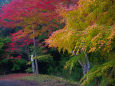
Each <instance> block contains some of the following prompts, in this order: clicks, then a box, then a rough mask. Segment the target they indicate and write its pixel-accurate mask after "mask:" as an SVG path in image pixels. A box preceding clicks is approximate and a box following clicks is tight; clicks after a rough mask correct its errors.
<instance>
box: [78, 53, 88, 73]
mask: <svg viewBox="0 0 115 86" xmlns="http://www.w3.org/2000/svg"><path fill="white" fill-rule="evenodd" d="M84 60H85V61H84V62H83V63H82V62H81V61H80V60H78V62H79V64H80V65H81V67H82V70H83V75H85V74H86V73H87V72H88V71H89V70H90V63H89V59H88V56H87V54H86V53H85V57H84Z"/></svg>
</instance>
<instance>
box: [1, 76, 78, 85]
mask: <svg viewBox="0 0 115 86" xmlns="http://www.w3.org/2000/svg"><path fill="white" fill-rule="evenodd" d="M25 76H29V77H30V78H29V79H32V77H33V78H35V79H33V80H28V79H20V78H21V77H25ZM40 76H41V77H40ZM37 79H38V80H37ZM0 86H78V85H76V84H71V83H69V82H63V81H61V80H58V79H57V78H52V77H51V76H50V77H49V78H48V77H47V76H43V75H39V78H38V77H37V78H36V77H34V76H32V74H10V75H4V76H0Z"/></svg>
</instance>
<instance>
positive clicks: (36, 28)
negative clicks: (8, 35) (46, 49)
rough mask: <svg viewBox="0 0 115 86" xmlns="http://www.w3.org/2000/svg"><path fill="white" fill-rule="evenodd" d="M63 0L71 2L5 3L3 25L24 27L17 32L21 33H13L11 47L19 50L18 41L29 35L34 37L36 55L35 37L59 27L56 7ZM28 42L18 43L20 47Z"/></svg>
mask: <svg viewBox="0 0 115 86" xmlns="http://www.w3.org/2000/svg"><path fill="white" fill-rule="evenodd" d="M62 1H65V2H68V1H69V2H70V0H68V1H66V0H48V1H46V0H34V1H33V0H27V1H26V0H18V1H17V0H12V1H11V2H10V3H9V4H5V5H3V6H2V8H1V12H0V20H1V21H2V25H3V26H5V27H11V28H15V27H18V26H21V27H23V28H24V29H23V31H21V30H19V31H18V32H17V33H16V34H21V35H16V34H14V35H12V36H13V37H12V40H11V42H12V43H10V44H9V45H10V49H11V50H12V51H14V50H19V48H17V47H16V46H17V45H16V44H17V43H16V42H19V41H20V40H22V41H24V39H26V38H25V37H27V36H29V37H30V39H32V38H33V42H34V48H35V56H36V42H35V41H36V40H35V37H37V36H38V35H41V33H42V32H45V31H46V30H48V29H49V30H50V33H51V30H52V26H53V27H54V26H55V27H57V24H56V23H55V22H58V21H59V20H60V17H59V16H58V14H57V13H56V12H55V9H56V6H57V4H58V3H60V2H62ZM54 20H55V21H54ZM41 27H42V29H41ZM26 42H27V41H26ZM18 44H19V43H18ZM28 44H29V43H28ZM28 44H26V43H25V44H22V45H20V46H19V45H18V47H23V46H24V45H28ZM36 65H37V62H36Z"/></svg>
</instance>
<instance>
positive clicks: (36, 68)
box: [32, 28, 39, 74]
mask: <svg viewBox="0 0 115 86" xmlns="http://www.w3.org/2000/svg"><path fill="white" fill-rule="evenodd" d="M32 29H33V34H35V32H34V28H32ZM33 43H34V56H35V57H36V56H37V51H36V40H35V37H33ZM35 74H39V70H38V60H37V59H35Z"/></svg>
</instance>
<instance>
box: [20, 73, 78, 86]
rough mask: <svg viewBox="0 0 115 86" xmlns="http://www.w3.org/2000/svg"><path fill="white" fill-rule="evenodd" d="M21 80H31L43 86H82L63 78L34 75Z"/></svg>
mask: <svg viewBox="0 0 115 86" xmlns="http://www.w3.org/2000/svg"><path fill="white" fill-rule="evenodd" d="M20 79H21V80H29V81H36V82H39V83H40V84H41V85H42V86H80V85H78V84H77V83H75V82H70V81H67V80H64V79H63V78H60V77H56V76H52V75H42V74H39V75H32V76H26V77H22V78H20Z"/></svg>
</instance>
